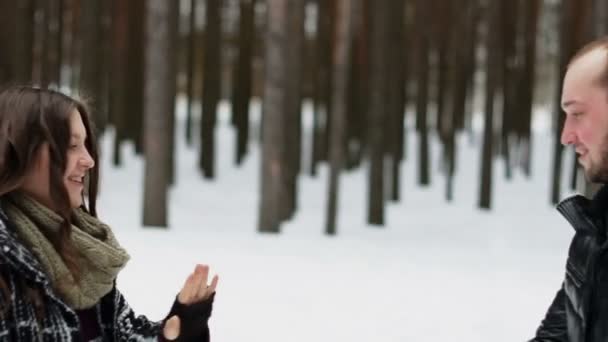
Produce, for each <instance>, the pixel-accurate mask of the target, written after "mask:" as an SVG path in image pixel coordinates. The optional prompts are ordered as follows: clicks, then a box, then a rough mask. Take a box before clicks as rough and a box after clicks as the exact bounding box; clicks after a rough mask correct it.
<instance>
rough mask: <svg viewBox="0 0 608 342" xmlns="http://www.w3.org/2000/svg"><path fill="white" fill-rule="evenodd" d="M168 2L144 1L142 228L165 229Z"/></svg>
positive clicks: (167, 124) (169, 77) (167, 179)
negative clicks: (144, 62) (144, 61)
mask: <svg viewBox="0 0 608 342" xmlns="http://www.w3.org/2000/svg"><path fill="white" fill-rule="evenodd" d="M170 7H171V2H169V1H166V0H146V29H147V31H146V49H147V51H146V56H145V60H146V64H145V73H146V83H145V90H144V96H145V97H144V98H145V113H146V116H145V118H144V125H145V148H144V151H145V160H146V166H145V175H144V176H145V179H144V198H143V201H144V213H143V224H144V225H145V226H160V227H167V225H168V219H167V216H168V214H167V211H168V208H167V207H168V203H167V189H168V184H169V174H168V172H167V171H168V169H167V167H166V165H167V163H168V162H169V151H168V148H169V139H170V134H169V132H168V130H167V127H168V126H169V120H170V117H169V113H168V112H167V108H168V107H169V103H170V102H171V99H172V94H171V92H170V90H171V89H170V88H171V82H172V80H173V77H174V74H172V72H171V66H169V65H168V64H167V60H169V59H170V58H171V57H170V56H169V54H170V49H171V42H170V40H171V28H170V25H171V19H170V16H171V13H170V12H171V10H170Z"/></svg>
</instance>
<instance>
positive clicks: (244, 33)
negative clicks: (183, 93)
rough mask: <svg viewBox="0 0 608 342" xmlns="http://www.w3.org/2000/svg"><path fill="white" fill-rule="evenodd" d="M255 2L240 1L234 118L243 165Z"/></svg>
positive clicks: (247, 127)
mask: <svg viewBox="0 0 608 342" xmlns="http://www.w3.org/2000/svg"><path fill="white" fill-rule="evenodd" d="M253 15H254V2H253V1H252V0H241V1H240V23H239V38H238V39H239V43H238V44H239V57H238V60H237V65H236V69H235V70H236V71H235V73H234V76H235V77H234V91H233V96H234V97H233V100H232V105H233V113H234V115H233V117H234V121H235V126H236V131H237V140H236V164H237V165H241V163H242V162H243V159H244V158H245V155H246V154H247V143H248V141H249V100H250V98H251V81H252V64H251V62H252V52H253V40H254V23H253Z"/></svg>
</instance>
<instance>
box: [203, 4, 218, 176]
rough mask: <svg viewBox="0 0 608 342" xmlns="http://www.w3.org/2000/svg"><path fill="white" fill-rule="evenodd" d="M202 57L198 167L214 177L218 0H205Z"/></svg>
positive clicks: (206, 174)
mask: <svg viewBox="0 0 608 342" xmlns="http://www.w3.org/2000/svg"><path fill="white" fill-rule="evenodd" d="M205 14H206V18H207V20H206V27H205V41H204V59H203V96H202V98H203V104H202V108H203V112H202V114H201V153H200V156H199V167H200V169H201V171H202V172H203V175H204V177H205V178H207V179H213V178H214V177H215V122H216V117H217V104H218V102H219V99H220V90H221V73H220V70H221V68H220V66H221V60H220V52H221V50H220V49H221V20H220V15H221V2H220V0H207V7H206V13H205Z"/></svg>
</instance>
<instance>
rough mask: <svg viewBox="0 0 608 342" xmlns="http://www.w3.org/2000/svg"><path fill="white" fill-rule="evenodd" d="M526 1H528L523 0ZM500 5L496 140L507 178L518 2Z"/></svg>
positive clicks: (517, 72)
mask: <svg viewBox="0 0 608 342" xmlns="http://www.w3.org/2000/svg"><path fill="white" fill-rule="evenodd" d="M524 1H528V0H524ZM501 6H502V13H503V15H502V17H501V24H502V37H501V38H502V39H501V40H502V49H503V54H502V58H501V60H502V64H501V66H502V89H503V96H502V100H503V105H502V125H501V128H502V132H501V133H502V134H501V140H500V149H501V154H502V156H503V158H504V164H505V178H506V179H511V178H512V175H513V171H512V167H511V164H512V162H511V141H512V139H511V138H512V136H513V133H514V131H515V123H516V122H518V121H519V120H520V117H521V112H520V110H519V109H518V105H517V104H518V101H517V100H518V98H517V87H518V86H521V84H518V82H517V81H518V79H519V78H520V77H521V68H519V67H518V65H517V64H516V63H519V61H518V57H519V56H518V55H517V47H516V41H517V38H518V35H517V27H518V26H519V25H518V22H517V18H518V15H517V13H518V11H517V10H518V2H517V1H501Z"/></svg>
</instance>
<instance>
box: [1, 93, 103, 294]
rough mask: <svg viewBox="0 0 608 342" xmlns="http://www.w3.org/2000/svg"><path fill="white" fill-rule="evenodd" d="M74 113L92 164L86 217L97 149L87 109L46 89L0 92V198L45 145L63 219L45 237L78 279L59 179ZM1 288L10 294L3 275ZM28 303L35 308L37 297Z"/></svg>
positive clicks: (93, 193) (92, 202)
mask: <svg viewBox="0 0 608 342" xmlns="http://www.w3.org/2000/svg"><path fill="white" fill-rule="evenodd" d="M74 110H77V111H78V112H79V113H80V116H81V118H82V122H83V124H84V127H85V130H86V133H87V138H86V140H85V146H86V148H87V149H88V151H89V154H90V155H91V158H93V160H94V161H95V166H94V167H93V168H92V169H90V170H89V173H88V188H87V194H88V206H86V205H85V204H83V207H84V209H85V210H87V211H88V212H89V213H90V214H91V215H93V216H97V211H96V198H97V190H98V183H99V166H98V165H99V163H98V150H97V143H96V140H95V136H94V132H93V127H92V124H91V121H90V119H89V110H88V109H87V107H86V105H85V104H84V103H83V102H81V101H78V100H76V99H73V98H71V97H69V96H67V95H64V94H62V93H60V92H58V91H55V90H51V89H41V88H36V87H29V86H19V87H10V88H8V89H6V90H4V91H2V92H0V198H2V196H4V195H6V194H8V193H10V192H12V191H15V190H18V189H19V188H20V186H21V185H22V183H23V180H24V177H25V175H26V173H27V172H28V171H29V170H30V168H32V167H33V166H34V165H35V164H36V161H37V158H38V156H39V154H40V151H41V148H42V146H43V145H45V144H46V145H47V146H48V151H49V180H50V182H49V183H50V195H51V200H52V201H53V205H54V207H55V210H56V212H57V214H59V215H60V216H61V217H62V218H63V224H62V225H61V228H60V229H59V232H58V233H57V234H53V235H48V236H47V238H48V239H49V241H50V242H51V243H52V244H53V246H54V247H55V249H56V250H57V252H58V253H59V255H61V257H62V259H63V260H64V262H65V263H66V265H67V267H68V268H69V270H70V271H71V273H72V274H73V275H74V278H75V279H76V280H78V279H79V276H80V272H81V270H80V269H79V268H78V265H77V264H76V257H77V256H78V252H77V251H76V249H75V248H74V246H72V244H71V242H70V241H71V240H70V235H71V231H72V228H71V227H72V208H71V205H70V199H69V195H68V192H67V189H66V188H65V185H64V181H63V179H64V174H65V169H66V155H67V151H68V148H69V143H70V135H71V134H70V115H71V114H72V113H73V112H74ZM83 203H84V202H83ZM0 288H2V289H3V291H8V290H9V289H8V286H7V284H6V282H5V281H4V280H3V279H2V277H0ZM27 292H28V291H26V293H27ZM5 293H6V292H5ZM33 299H34V304H36V302H37V300H36V298H33ZM37 299H38V300H39V299H40V298H37Z"/></svg>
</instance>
